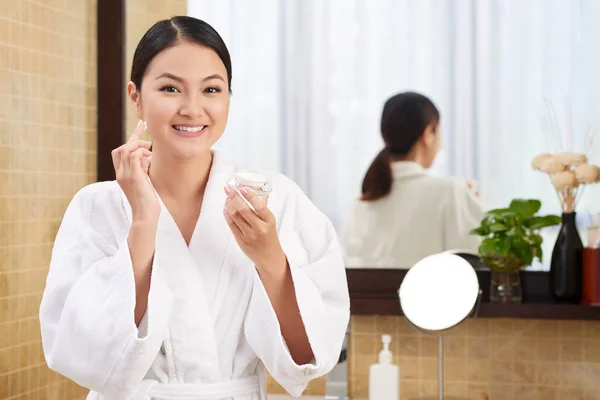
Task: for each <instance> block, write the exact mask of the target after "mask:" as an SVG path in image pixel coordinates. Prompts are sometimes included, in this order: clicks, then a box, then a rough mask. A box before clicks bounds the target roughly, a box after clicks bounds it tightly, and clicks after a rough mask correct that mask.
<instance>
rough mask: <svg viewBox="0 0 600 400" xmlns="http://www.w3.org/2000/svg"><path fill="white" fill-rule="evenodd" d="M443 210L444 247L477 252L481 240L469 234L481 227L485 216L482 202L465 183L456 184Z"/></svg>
mask: <svg viewBox="0 0 600 400" xmlns="http://www.w3.org/2000/svg"><path fill="white" fill-rule="evenodd" d="M443 207H444V209H443V229H444V232H443V234H444V247H445V248H446V249H449V250H450V249H460V250H471V251H473V252H475V253H476V252H477V251H478V249H479V243H480V239H479V237H477V236H474V235H470V234H469V232H470V231H471V230H472V229H474V228H476V227H477V226H479V223H480V222H481V219H482V218H483V214H484V212H485V211H484V207H483V204H482V202H481V201H480V200H479V199H478V198H476V197H475V196H474V195H473V194H472V193H471V191H470V190H469V189H468V188H467V187H466V185H464V183H463V182H460V184H459V183H456V182H454V185H453V187H452V190H451V195H450V196H448V198H447V201H446V202H445V204H444V206H443Z"/></svg>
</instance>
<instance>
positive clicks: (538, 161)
mask: <svg viewBox="0 0 600 400" xmlns="http://www.w3.org/2000/svg"><path fill="white" fill-rule="evenodd" d="M550 158H552V154H548V153H541V154H538V155H537V156H535V157H533V159H532V160H531V168H533V169H535V170H540V169H541V166H542V163H543V162H544V161H546V160H547V159H550Z"/></svg>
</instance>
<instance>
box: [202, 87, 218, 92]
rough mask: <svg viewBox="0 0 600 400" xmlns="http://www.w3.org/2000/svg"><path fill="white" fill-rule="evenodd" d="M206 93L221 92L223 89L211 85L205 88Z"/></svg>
mask: <svg viewBox="0 0 600 400" xmlns="http://www.w3.org/2000/svg"><path fill="white" fill-rule="evenodd" d="M204 91H205V92H206V93H219V92H220V91H221V89H219V88H218V87H209V88H206V89H205V90H204Z"/></svg>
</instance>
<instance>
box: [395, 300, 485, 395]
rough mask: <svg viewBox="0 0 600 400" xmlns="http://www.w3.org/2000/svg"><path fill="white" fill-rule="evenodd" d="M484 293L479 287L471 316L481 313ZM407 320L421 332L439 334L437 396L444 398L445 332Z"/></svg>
mask: <svg viewBox="0 0 600 400" xmlns="http://www.w3.org/2000/svg"><path fill="white" fill-rule="evenodd" d="M482 294H483V292H482V290H481V289H479V295H478V296H477V304H476V305H475V307H474V312H473V313H471V316H472V317H473V318H476V317H477V315H478V314H479V305H480V304H481V296H482ZM467 318H468V317H467ZM465 319H466V318H465ZM407 321H408V323H409V324H410V325H412V326H413V327H414V328H415V329H416V330H418V331H419V332H422V333H424V334H425V335H428V336H437V339H438V397H437V398H438V400H444V332H443V331H441V332H435V333H432V332H429V331H426V330H424V329H421V328H419V327H418V326H416V325H415V324H413V323H412V322H410V320H408V319H407ZM463 321H464V320H462V321H461V322H459V323H458V324H456V325H459V324H461V323H462V322H463ZM456 325H454V326H456ZM422 400H425V399H422ZM448 400H451V399H448Z"/></svg>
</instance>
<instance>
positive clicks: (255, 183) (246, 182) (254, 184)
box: [227, 172, 271, 200]
mask: <svg viewBox="0 0 600 400" xmlns="http://www.w3.org/2000/svg"><path fill="white" fill-rule="evenodd" d="M227 184H228V185H229V187H230V188H231V189H233V190H235V191H236V192H238V193H240V190H241V189H242V188H247V189H249V190H252V191H253V192H254V194H255V196H256V197H257V198H258V199H260V200H263V199H264V198H266V197H267V196H268V195H269V193H271V185H269V182H268V181H267V177H266V176H264V175H262V174H256V173H253V172H237V173H236V174H235V177H234V178H233V179H232V180H230V181H229V182H227ZM240 194H241V193H240Z"/></svg>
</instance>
